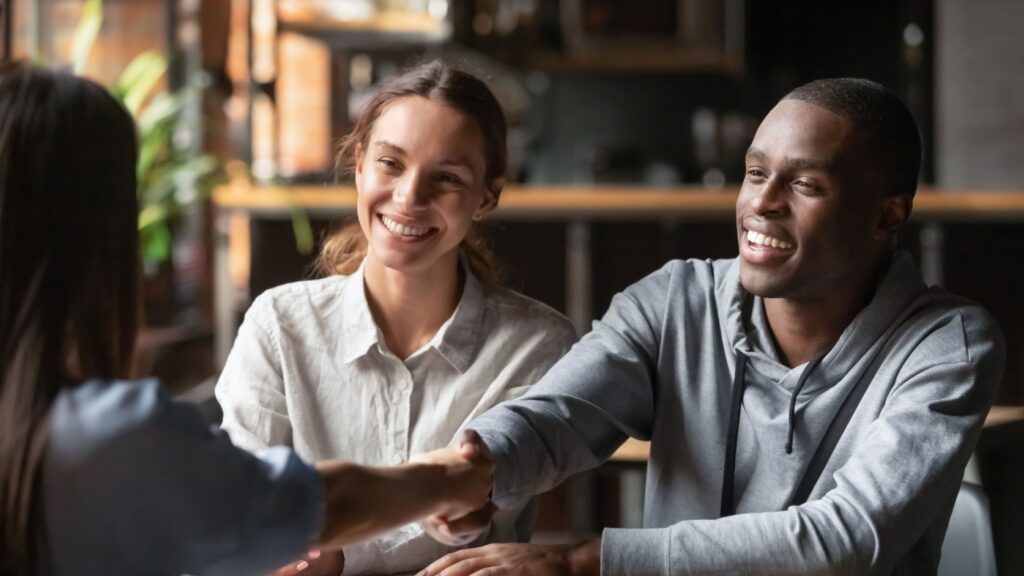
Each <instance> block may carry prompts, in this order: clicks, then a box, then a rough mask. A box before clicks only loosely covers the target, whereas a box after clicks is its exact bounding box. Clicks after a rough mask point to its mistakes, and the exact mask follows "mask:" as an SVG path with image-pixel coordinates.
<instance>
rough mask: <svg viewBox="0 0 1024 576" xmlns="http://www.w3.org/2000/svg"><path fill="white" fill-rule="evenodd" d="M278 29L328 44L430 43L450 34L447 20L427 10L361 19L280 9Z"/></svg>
mask: <svg viewBox="0 0 1024 576" xmlns="http://www.w3.org/2000/svg"><path fill="white" fill-rule="evenodd" d="M278 26H279V27H280V29H281V31H286V32H298V33H300V34H307V35H311V36H317V37H319V38H321V39H323V40H325V41H328V43H331V44H339V43H341V44H352V45H359V46H367V47H369V46H374V45H379V44H405V43H410V44H430V43H436V42H441V41H443V40H445V39H447V38H448V36H449V35H450V33H449V29H448V24H447V23H446V22H445V21H443V20H438V19H436V18H434V17H432V16H430V15H429V14H421V13H413V12H396V11H390V12H378V13H376V14H374V15H373V16H372V17H371V18H368V19H362V20H339V19H337V18H334V17H332V16H330V15H329V14H324V13H320V12H317V11H313V10H304V11H292V10H290V11H282V12H281V14H280V15H279V19H278Z"/></svg>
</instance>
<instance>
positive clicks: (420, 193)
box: [217, 62, 575, 574]
mask: <svg viewBox="0 0 1024 576" xmlns="http://www.w3.org/2000/svg"><path fill="white" fill-rule="evenodd" d="M505 132H506V130H505V118H504V115H503V113H502V110H501V107H500V106H499V105H498V102H497V100H496V99H495V98H494V95H493V94H492V93H491V91H490V90H489V89H488V88H487V86H486V85H485V84H484V83H483V82H481V81H480V80H479V79H477V78H475V77H474V76H472V75H470V74H467V73H465V72H461V71H459V70H456V69H453V68H451V67H449V66H447V65H445V64H442V63H439V62H434V63H430V64H426V65H423V66H420V67H417V68H414V69H412V70H410V71H409V72H407V73H406V74H404V75H402V76H399V77H398V78H396V79H395V80H393V81H392V82H391V83H389V84H387V85H385V86H384V87H383V88H382V89H381V90H380V92H379V93H378V94H377V95H376V96H375V97H374V98H373V100H372V101H371V102H370V103H369V104H368V105H367V106H366V108H365V109H364V110H363V112H362V114H361V116H360V118H359V120H358V122H357V123H356V125H355V128H354V129H353V131H352V133H351V134H349V135H348V137H346V138H345V139H344V140H343V141H342V144H341V146H340V148H339V152H338V156H337V161H336V167H337V170H338V172H339V173H341V174H345V175H349V174H350V175H352V176H353V177H354V180H355V185H356V190H357V193H358V196H357V206H356V212H357V215H358V218H359V222H358V223H357V224H350V225H348V226H347V227H344V228H342V229H341V230H340V231H339V232H337V233H335V234H334V235H333V236H332V237H331V238H329V239H328V240H327V242H326V243H325V246H324V249H323V253H322V254H321V256H320V260H319V267H320V270H321V271H322V272H323V273H324V275H325V276H326V277H325V278H323V279H321V280H312V281H305V282H297V283H293V284H289V285H286V286H282V287H278V288H274V289H272V290H269V291H267V292H266V293H265V294H263V295H261V296H260V297H259V298H258V299H257V300H256V302H254V303H253V305H252V307H251V308H250V309H249V311H248V313H247V314H246V319H245V322H244V323H243V325H242V327H241V328H240V329H239V333H238V339H237V340H236V342H235V346H234V348H233V350H232V352H231V354H230V355H229V358H228V361H227V364H226V365H225V368H224V372H223V373H222V375H221V379H220V382H218V385H217V398H218V400H219V401H220V402H221V405H222V407H223V408H224V428H225V429H226V430H228V431H229V432H230V434H231V436H232V438H233V439H234V440H235V441H236V442H238V443H239V444H240V445H242V446H244V447H246V448H248V449H251V450H258V449H262V448H264V447H266V446H271V445H275V444H287V445H291V446H293V447H295V449H296V451H298V452H299V454H301V455H304V456H307V457H310V458H317V457H326V456H327V455H333V456H334V457H339V458H346V459H349V460H354V461H357V462H361V463H367V464H369V463H372V462H381V463H396V462H404V461H406V460H408V459H409V458H410V456H412V455H414V454H416V453H418V452H423V451H427V450H432V449H434V448H440V447H443V446H446V445H448V444H449V443H450V442H452V440H453V439H454V438H455V437H456V436H457V435H458V433H459V431H460V429H461V428H462V427H463V426H464V425H465V423H466V422H468V421H469V420H470V419H471V418H473V417H475V416H477V415H479V414H480V413H482V412H483V411H485V410H487V409H488V408H490V407H491V406H493V405H495V404H497V403H499V402H501V401H504V400H507V399H510V398H514V397H517V396H519V395H521V394H523V393H524V392H525V391H526V390H527V389H528V388H529V387H530V386H531V385H532V384H533V383H534V382H535V381H537V380H538V379H539V378H540V376H541V375H543V374H544V373H545V372H546V371H547V369H548V368H549V367H550V366H552V365H553V364H554V363H555V361H557V360H558V359H559V358H560V357H561V356H562V354H563V353H565V352H566V351H567V350H568V348H569V347H570V346H571V345H572V343H573V341H574V340H575V331H574V329H573V327H572V325H571V324H570V322H569V321H568V320H567V319H566V318H565V317H564V316H562V315H561V314H559V313H557V312H555V311H554V310H552V309H551V308H548V307H547V306H544V305H543V304H541V303H539V302H535V301H533V300H530V299H529V298H526V297H525V296H522V295H520V294H516V293H514V292H511V291H509V290H506V289H503V288H501V287H500V286H499V285H498V282H497V281H496V279H495V274H494V272H493V267H492V265H491V260H490V256H489V255H488V253H487V252H486V250H484V249H483V248H482V244H481V242H480V240H479V235H478V233H477V232H476V226H477V221H478V220H480V219H482V218H483V217H484V216H486V215H487V214H488V213H489V212H491V211H492V210H493V209H494V208H495V206H496V205H497V203H498V197H499V196H500V194H501V191H502V188H503V187H504V183H505V169H506V144H505ZM531 528H532V513H531V510H528V509H527V506H526V505H525V503H523V504H521V505H519V506H517V507H512V508H509V509H507V510H503V511H502V512H501V513H500V514H498V515H497V516H496V517H495V519H494V522H493V524H492V526H491V528H490V531H489V533H488V534H487V536H486V539H487V541H491V542H495V541H525V540H527V539H528V538H529V535H530V534H529V533H530V530H531ZM425 530H431V528H422V529H421V528H420V527H418V526H412V525H410V526H406V527H405V528H402V529H400V530H397V531H394V532H391V533H389V534H387V535H385V536H383V537H381V538H378V539H376V540H372V541H370V542H367V543H364V544H361V545H358V546H354V547H350V548H347V549H346V550H345V551H344V558H343V559H342V558H339V557H338V556H337V555H332V554H321V555H319V556H317V557H316V558H312V557H311V558H310V559H308V561H307V562H308V565H304V566H303V573H304V574H316V573H327V571H329V570H334V573H335V574H337V566H338V565H339V563H343V564H344V568H345V573H346V574H358V573H389V574H390V573H396V572H409V571H416V570H419V569H421V568H423V567H425V566H427V565H428V564H430V563H431V562H432V561H434V560H435V559H437V558H439V557H440V556H442V555H444V554H445V553H447V552H448V551H450V550H451V548H450V547H448V546H445V545H442V544H441V543H439V542H438V541H435V540H434V539H433V538H431V537H430V536H428V535H427V534H426V533H425V532H424V531H425ZM433 535H434V536H435V538H437V540H439V541H441V542H444V543H445V544H448V545H449V546H454V545H458V544H465V543H466V541H460V540H459V539H457V538H454V537H452V536H451V535H441V534H433ZM294 568H295V567H292V571H294ZM282 573H289V572H288V571H287V570H285V571H283V572H282Z"/></svg>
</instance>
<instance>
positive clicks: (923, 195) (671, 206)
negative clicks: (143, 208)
mask: <svg viewBox="0 0 1024 576" xmlns="http://www.w3.org/2000/svg"><path fill="white" fill-rule="evenodd" d="M737 192H738V190H737V189H736V188H726V189H723V190H720V191H709V190H707V189H705V188H701V187H673V188H642V187H630V186H601V187H598V186H588V187H572V186H543V187H542V186H529V187H523V186H511V187H509V188H508V189H506V190H505V192H503V193H502V195H501V201H500V203H499V206H498V209H497V210H495V211H494V212H493V213H492V214H491V216H490V217H492V218H498V219H531V220H538V219H583V220H637V219H639V220H643V219H651V218H655V219H657V218H666V219H669V218H670V219H676V220H678V219H682V220H729V219H731V218H732V216H733V214H734V211H735V206H736V195H737ZM355 202H356V192H355V189H354V188H352V187H350V186H331V187H326V186H295V187H288V188H272V187H271V188H252V187H249V186H238V185H235V186H222V187H220V188H218V189H217V190H216V191H215V192H214V204H215V205H216V206H217V207H218V208H219V209H222V210H229V211H242V212H246V213H249V214H258V215H261V216H263V217H274V216H278V217H281V218H287V217H288V215H289V213H290V212H289V211H290V210H292V209H294V208H302V209H304V210H306V211H307V212H309V213H310V215H314V216H326V217H332V216H341V215H345V214H351V213H353V212H354V211H355ZM913 219H915V220H928V221H943V222H953V221H959V222H964V221H1010V222H1014V221H1018V222H1021V221H1024V190H936V189H922V190H921V191H919V192H918V193H917V196H916V197H915V198H914V211H913Z"/></svg>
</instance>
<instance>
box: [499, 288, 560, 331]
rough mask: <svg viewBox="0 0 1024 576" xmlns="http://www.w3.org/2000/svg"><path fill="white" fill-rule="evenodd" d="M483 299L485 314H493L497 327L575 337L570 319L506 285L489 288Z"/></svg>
mask: <svg viewBox="0 0 1024 576" xmlns="http://www.w3.org/2000/svg"><path fill="white" fill-rule="evenodd" d="M485 300H486V306H487V310H488V312H489V315H493V317H494V319H495V321H496V323H497V325H498V326H499V327H503V328H506V329H525V330H528V331H530V332H534V333H542V334H546V335H547V337H548V338H550V339H553V340H558V341H569V342H571V341H575V340H576V328H575V327H574V326H573V324H572V322H570V321H569V319H568V318H567V317H566V316H565V315H564V314H562V313H561V312H559V311H557V310H555V309H554V308H552V307H551V306H548V305H547V304H544V303H543V302H540V301H537V300H534V299H533V298H530V297H529V296H525V295H523V294H520V293H518V292H515V291H513V290H509V289H507V288H498V289H493V290H490V291H489V292H488V293H487V295H486V297H485Z"/></svg>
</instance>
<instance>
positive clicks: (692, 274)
mask: <svg viewBox="0 0 1024 576" xmlns="http://www.w3.org/2000/svg"><path fill="white" fill-rule="evenodd" d="M735 263H736V261H735V259H730V260H701V259H694V258H691V259H676V260H669V261H668V262H666V263H665V264H664V265H663V266H662V267H661V268H659V269H658V270H655V271H654V272H651V273H650V274H648V275H647V276H645V277H644V278H642V279H640V280H639V281H637V282H635V283H634V284H632V285H630V286H629V287H628V288H626V289H625V290H624V291H623V293H624V294H625V295H626V296H628V297H629V298H630V299H632V300H633V301H634V303H635V305H638V306H640V307H642V308H648V307H658V308H660V307H662V306H664V305H665V304H666V303H668V302H676V301H680V300H688V299H692V298H697V299H700V300H708V299H712V298H714V294H715V292H719V291H722V290H723V289H724V290H726V291H728V289H727V288H726V287H727V286H729V285H730V284H731V283H732V278H733V277H734V276H735V275H736V274H735V270H734V268H735Z"/></svg>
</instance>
